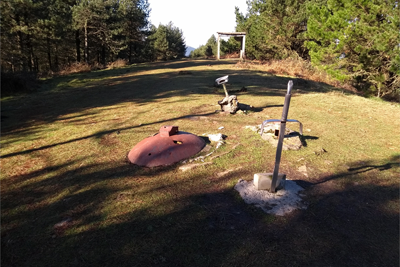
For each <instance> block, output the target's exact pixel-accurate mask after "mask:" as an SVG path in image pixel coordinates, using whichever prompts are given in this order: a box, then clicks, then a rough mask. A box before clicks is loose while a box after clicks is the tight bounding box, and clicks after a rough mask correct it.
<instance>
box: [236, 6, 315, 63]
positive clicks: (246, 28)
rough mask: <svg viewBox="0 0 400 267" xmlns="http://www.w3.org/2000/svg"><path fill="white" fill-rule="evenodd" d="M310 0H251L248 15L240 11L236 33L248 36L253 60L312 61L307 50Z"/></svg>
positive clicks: (247, 39) (248, 45)
mask: <svg viewBox="0 0 400 267" xmlns="http://www.w3.org/2000/svg"><path fill="white" fill-rule="evenodd" d="M305 2H306V0H249V1H247V4H248V11H249V12H248V14H246V15H243V14H242V13H240V11H239V9H238V8H237V7H236V9H235V14H236V31H238V32H246V33H247V35H246V56H247V58H250V59H260V60H266V59H272V58H275V59H282V58H287V57H289V56H300V57H303V58H307V57H308V53H307V49H306V48H305V46H304V40H305V31H306V22H307V14H306V6H305Z"/></svg>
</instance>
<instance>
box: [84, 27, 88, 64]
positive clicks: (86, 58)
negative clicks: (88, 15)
mask: <svg viewBox="0 0 400 267" xmlns="http://www.w3.org/2000/svg"><path fill="white" fill-rule="evenodd" d="M85 62H86V63H89V48H88V32H87V20H85Z"/></svg>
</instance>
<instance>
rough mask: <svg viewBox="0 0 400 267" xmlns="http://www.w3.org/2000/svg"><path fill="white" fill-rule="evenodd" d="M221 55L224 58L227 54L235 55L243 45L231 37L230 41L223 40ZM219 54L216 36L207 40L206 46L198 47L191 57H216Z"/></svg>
mask: <svg viewBox="0 0 400 267" xmlns="http://www.w3.org/2000/svg"><path fill="white" fill-rule="evenodd" d="M220 42H221V43H220V50H221V51H220V55H221V56H224V55H225V54H230V53H234V52H237V51H240V45H241V43H240V42H238V41H236V40H235V38H233V37H231V38H229V39H228V41H225V40H223V39H221V40H220ZM217 53H218V43H217V38H216V37H215V35H214V34H213V35H211V37H210V38H209V39H208V40H207V42H206V44H205V45H202V46H200V47H198V48H197V49H195V50H193V51H192V52H191V53H190V57H192V58H196V57H208V58H209V57H215V56H216V55H217Z"/></svg>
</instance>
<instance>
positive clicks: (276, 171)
mask: <svg viewBox="0 0 400 267" xmlns="http://www.w3.org/2000/svg"><path fill="white" fill-rule="evenodd" d="M292 88H293V82H292V81H291V80H290V81H289V83H288V89H287V93H286V96H285V104H284V105H283V112H282V118H281V128H280V130H279V139H278V146H277V147H276V157H275V168H274V172H273V176H272V182H271V189H270V192H271V193H275V191H276V183H277V181H278V174H279V164H280V162H281V154H282V145H283V138H284V136H285V130H286V121H287V116H288V113H289V105H290V98H291V97H292V95H291V92H292Z"/></svg>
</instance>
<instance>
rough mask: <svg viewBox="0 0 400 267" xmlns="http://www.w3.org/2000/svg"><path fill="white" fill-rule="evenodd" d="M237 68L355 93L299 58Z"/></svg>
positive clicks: (243, 63) (251, 62)
mask: <svg viewBox="0 0 400 267" xmlns="http://www.w3.org/2000/svg"><path fill="white" fill-rule="evenodd" d="M237 67H239V68H246V69H252V70H261V71H266V72H269V73H272V74H274V75H286V76H291V77H297V78H301V79H306V80H310V81H315V82H319V83H326V84H329V85H332V86H335V87H338V88H343V89H346V90H349V91H352V92H356V91H357V90H356V89H355V88H354V87H353V86H351V85H350V84H348V83H342V82H339V81H337V80H336V79H334V78H332V77H331V76H330V75H329V74H327V73H326V72H324V71H322V70H319V69H317V68H315V67H313V66H312V65H311V63H310V62H308V61H306V60H303V59H301V58H287V59H283V60H269V61H267V62H259V61H245V62H242V61H240V62H238V63H237Z"/></svg>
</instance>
